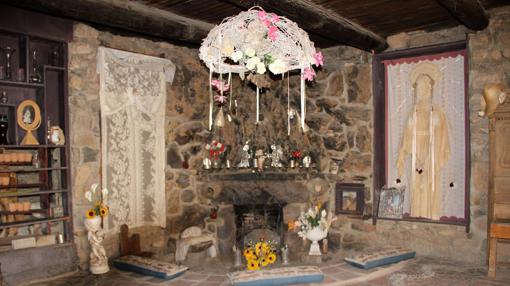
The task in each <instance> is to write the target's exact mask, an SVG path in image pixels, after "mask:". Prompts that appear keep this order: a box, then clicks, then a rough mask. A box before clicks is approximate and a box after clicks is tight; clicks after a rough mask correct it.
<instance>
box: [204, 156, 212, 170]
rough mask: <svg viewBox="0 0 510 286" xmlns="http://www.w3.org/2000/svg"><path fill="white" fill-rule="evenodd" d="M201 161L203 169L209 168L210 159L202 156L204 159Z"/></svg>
mask: <svg viewBox="0 0 510 286" xmlns="http://www.w3.org/2000/svg"><path fill="white" fill-rule="evenodd" d="M202 162H203V164H204V169H206V170H209V169H211V164H212V162H211V159H209V158H204V160H203V161H202Z"/></svg>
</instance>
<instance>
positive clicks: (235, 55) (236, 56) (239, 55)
mask: <svg viewBox="0 0 510 286" xmlns="http://www.w3.org/2000/svg"><path fill="white" fill-rule="evenodd" d="M230 58H232V60H233V61H234V62H236V63H237V62H238V61H239V60H240V59H242V58H243V52H242V51H235V52H233V53H232V55H230Z"/></svg>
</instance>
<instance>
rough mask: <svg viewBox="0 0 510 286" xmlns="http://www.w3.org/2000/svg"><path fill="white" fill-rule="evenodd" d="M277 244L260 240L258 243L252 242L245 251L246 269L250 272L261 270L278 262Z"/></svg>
mask: <svg viewBox="0 0 510 286" xmlns="http://www.w3.org/2000/svg"><path fill="white" fill-rule="evenodd" d="M275 245H276V243H275V242H273V241H264V240H260V241H259V242H257V243H253V242H252V241H250V243H249V244H248V246H246V248H245V249H244V252H243V254H244V258H245V259H246V268H247V269H248V270H259V269H260V267H266V266H268V265H270V264H273V263H275V261H276V247H275Z"/></svg>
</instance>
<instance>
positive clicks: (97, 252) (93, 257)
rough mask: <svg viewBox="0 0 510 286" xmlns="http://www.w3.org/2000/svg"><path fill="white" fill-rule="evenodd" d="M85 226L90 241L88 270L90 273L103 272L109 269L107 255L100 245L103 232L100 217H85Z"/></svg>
mask: <svg viewBox="0 0 510 286" xmlns="http://www.w3.org/2000/svg"><path fill="white" fill-rule="evenodd" d="M85 228H86V229H87V231H88V232H89V233H88V239H89V243H90V261H89V270H90V272H91V273H92V274H103V273H106V272H108V271H110V268H109V267H108V257H107V256H106V252H105V250H104V247H103V245H102V242H103V239H104V236H105V233H104V231H103V228H102V227H101V217H100V216H95V217H93V218H87V219H85Z"/></svg>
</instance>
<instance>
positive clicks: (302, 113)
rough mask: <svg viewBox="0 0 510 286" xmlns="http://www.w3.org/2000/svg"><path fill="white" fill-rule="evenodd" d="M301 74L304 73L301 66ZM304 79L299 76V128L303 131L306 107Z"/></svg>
mask: <svg viewBox="0 0 510 286" xmlns="http://www.w3.org/2000/svg"><path fill="white" fill-rule="evenodd" d="M301 74H302V75H303V74H304V69H303V68H301ZM305 100H306V99H305V79H304V78H303V77H301V129H303V131H305V116H306V114H305V113H306V110H305V109H306V107H305Z"/></svg>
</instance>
